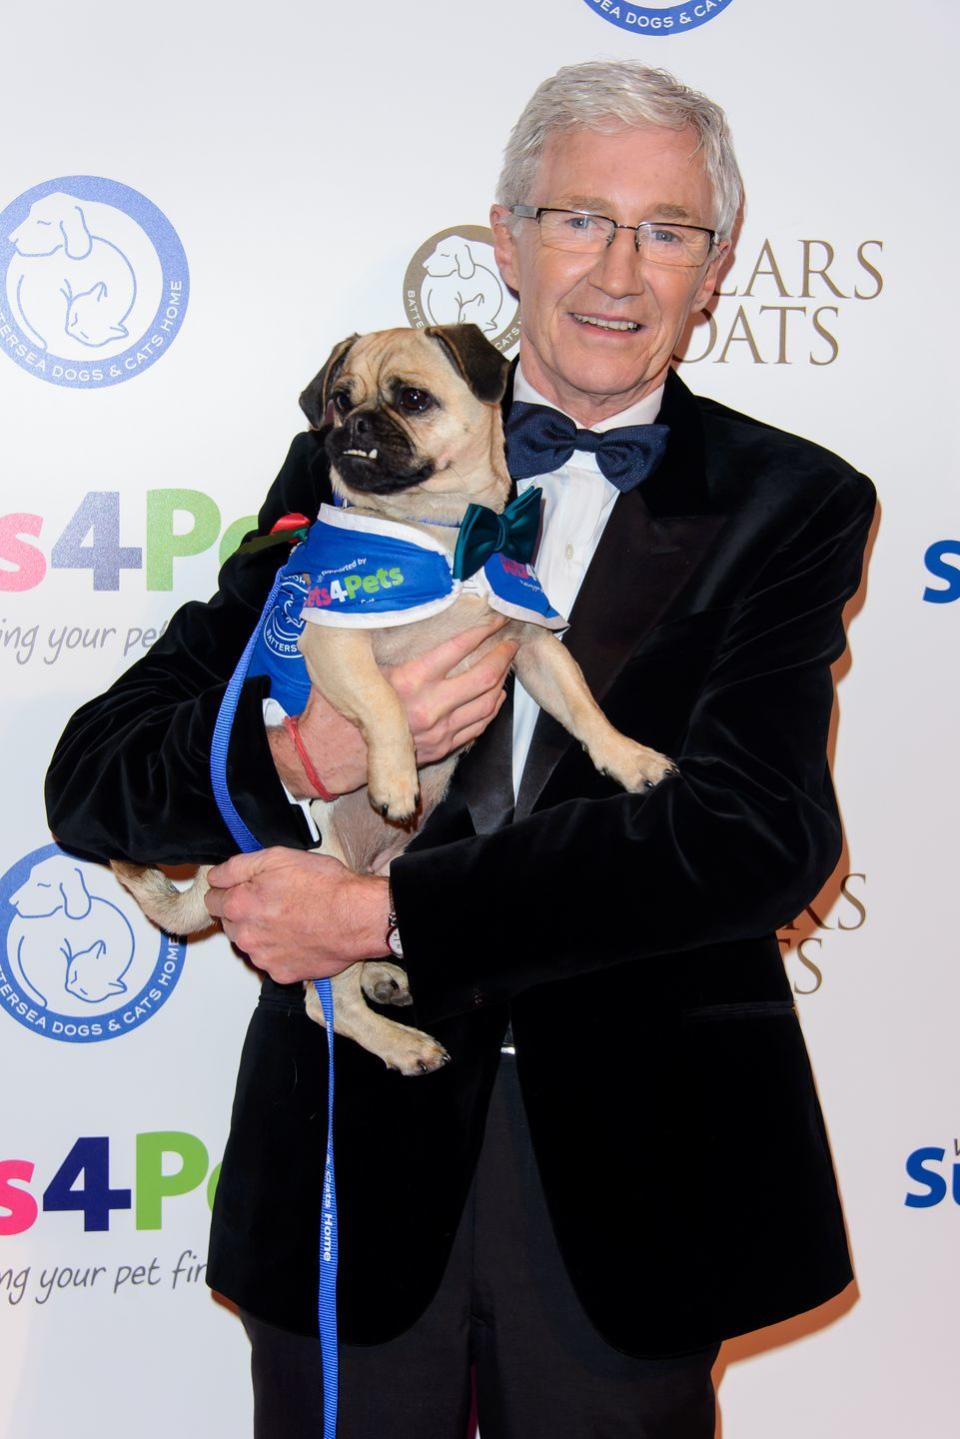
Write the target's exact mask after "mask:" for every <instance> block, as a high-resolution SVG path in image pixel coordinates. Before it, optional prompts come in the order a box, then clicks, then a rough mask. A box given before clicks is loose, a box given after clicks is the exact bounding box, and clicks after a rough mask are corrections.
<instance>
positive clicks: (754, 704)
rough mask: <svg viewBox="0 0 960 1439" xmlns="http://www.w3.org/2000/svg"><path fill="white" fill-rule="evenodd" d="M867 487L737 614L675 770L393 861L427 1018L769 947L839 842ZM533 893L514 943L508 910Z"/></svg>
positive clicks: (783, 561)
mask: <svg viewBox="0 0 960 1439" xmlns="http://www.w3.org/2000/svg"><path fill="white" fill-rule="evenodd" d="M874 501H875V496H874V491H873V486H872V485H871V484H870V482H869V481H868V480H866V479H865V478H864V477H862V476H854V475H849V474H848V475H846V476H844V477H843V478H842V479H841V480H840V482H839V483H838V484H837V485H836V487H835V488H834V489H833V490H832V491H831V492H830V494H829V495H828V497H827V498H826V500H825V501H824V502H823V503H822V505H821V506H820V507H819V508H818V509H817V510H816V512H815V513H814V514H812V515H811V516H810V517H809V519H808V520H807V522H806V524H805V525H804V526H803V528H802V529H801V530H800V531H799V532H798V533H797V534H796V535H795V536H794V537H793V538H792V539H791V540H790V541H789V542H788V543H787V544H785V545H784V546H783V547H782V548H781V549H780V551H779V552H778V553H776V554H775V555H774V556H773V557H772V558H771V560H770V561H769V562H768V563H767V564H766V565H765V567H764V569H763V572H762V574H761V575H760V576H759V577H758V580H757V582H756V583H755V584H754V586H753V587H752V589H751V591H750V593H749V594H748V595H747V596H746V598H745V600H744V601H743V603H742V604H741V605H740V606H738V608H737V610H736V612H735V614H734V616H733V618H732V620H731V622H730V624H729V626H728V629H727V632H726V634H725V636H724V638H723V641H722V643H721V646H720V649H719V651H718V655H717V658H716V661H715V663H714V665H713V667H712V670H711V672H710V674H709V676H708V677H707V680H706V682H705V684H704V686H703V689H702V691H701V693H700V696H699V698H698V702H697V704H696V706H695V708H694V711H693V713H692V715H691V717H690V721H689V724H688V727H687V731H686V735H685V738H684V742H683V744H682V747H681V750H680V753H679V754H678V755H677V760H678V764H679V770H680V772H679V775H678V776H676V777H673V778H670V779H667V780H665V781H664V782H663V783H662V784H661V785H660V786H659V787H658V788H657V789H655V790H653V791H652V792H650V793H648V794H646V795H630V794H622V795H616V796H614V797H612V798H610V799H603V800H597V799H592V800H587V799H584V800H574V801H571V802H569V803H565V804H561V805H558V806H555V807H554V808H552V809H549V810H543V811H539V812H537V813H535V814H533V815H531V816H530V817H529V818H527V819H525V820H522V821H520V822H519V823H516V824H514V825H512V826H510V827H508V828H505V829H502V830H498V831H497V832H495V833H493V834H490V835H484V836H479V837H476V838H471V839H465V840H460V841H457V842H455V843H453V844H449V845H446V846H442V847H439V848H436V849H430V850H424V851H417V852H414V853H412V854H407V855H403V856H401V857H400V858H399V859H397V860H395V861H394V863H393V865H392V867H391V884H392V889H393V894H394V898H395V903H396V910H397V916H398V920H399V926H400V933H401V935H402V938H403V944H404V952H405V956H406V960H405V962H406V963H407V965H408V968H409V973H410V982H411V989H412V992H413V995H414V1000H415V1003H416V1008H417V1017H418V1023H421V1024H425V1025H429V1023H430V1022H431V1021H433V1020H436V1019H438V1018H442V1017H446V1016H448V1015H452V1014H456V1013H461V1012H465V1011H467V1010H469V1009H472V1008H474V1007H476V1006H478V1005H483V1004H486V1003H491V1002H499V1001H503V1000H508V999H510V998H511V997H512V996H513V995H514V994H516V993H518V992H520V991H522V990H525V989H528V988H530V987H532V986H534V985H537V984H540V983H545V982H548V981H552V980H557V979H563V978H565V977H568V976H571V975H575V974H578V973H582V972H584V971H587V970H590V969H594V968H596V967H598V966H608V965H615V964H618V963H622V962H625V961H629V960H636V959H640V958H643V957H644V956H646V955H654V954H661V953H670V952H673V951H682V950H685V949H691V948H695V947H697V946H699V945H702V944H707V943H711V944H712V943H721V942H723V941H729V940H736V939H740V938H744V937H750V936H756V935H762V934H765V933H770V932H771V931H773V930H774V929H776V928H777V927H778V926H779V925H781V924H783V923H785V922H787V921H788V920H790V919H792V918H793V917H794V915H795V914H797V913H798V912H799V911H800V909H801V908H802V907H803V905H804V904H805V903H807V902H808V901H809V900H810V899H811V898H812V897H813V896H814V895H815V894H816V893H817V891H818V890H819V889H820V888H821V886H822V884H823V883H824V882H825V880H826V879H827V878H828V877H829V875H830V873H831V872H832V870H833V868H834V866H835V864H836V862H837V859H838V857H839V852H840V844H841V834H840V822H839V817H838V814H837V808H836V801H835V798H834V794H833V786H832V782H831V779H830V774H829V770H828V765H827V756H826V747H827V736H828V729H829V723H830V715H831V709H832V704H833V684H832V677H831V672H830V666H831V664H832V662H833V661H834V660H836V658H837V657H838V656H839V655H840V654H841V653H842V651H843V648H844V634H843V625H842V611H843V606H844V604H845V602H846V600H847V599H848V598H849V597H850V596H851V595H852V594H853V592H854V591H855V589H856V587H857V585H858V583H859V577H860V571H861V565H862V557H863V549H864V545H865V543H866V538H867V532H868V529H869V525H870V520H871V516H872V513H873V508H874ZM518 880H522V884H523V893H524V902H523V904H522V905H519V906H517V907H516V908H515V910H514V912H513V916H514V917H513V918H512V919H511V925H510V929H509V932H508V933H504V930H503V926H502V922H501V919H500V910H499V906H498V905H497V904H496V903H495V902H490V901H492V900H494V899H495V896H497V895H498V894H502V893H505V892H507V891H508V890H511V889H513V892H514V893H515V888H514V886H515V883H516V882H517V881H518Z"/></svg>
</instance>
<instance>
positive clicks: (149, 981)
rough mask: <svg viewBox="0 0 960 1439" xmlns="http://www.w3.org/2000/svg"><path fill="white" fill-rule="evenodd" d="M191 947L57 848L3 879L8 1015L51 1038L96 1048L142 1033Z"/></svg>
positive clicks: (1, 982)
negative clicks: (101, 1042) (106, 1041)
mask: <svg viewBox="0 0 960 1439" xmlns="http://www.w3.org/2000/svg"><path fill="white" fill-rule="evenodd" d="M186 951H187V945H186V941H185V940H183V939H178V938H175V937H173V936H171V935H167V934H163V933H162V932H161V931H158V930H157V929H155V928H154V926H153V925H152V924H151V923H150V922H149V920H148V919H147V918H146V917H145V916H144V915H143V914H142V913H141V911H140V910H139V908H138V907H137V905H136V904H134V902H133V901H132V900H131V899H130V898H129V897H128V896H127V894H126V893H125V891H124V890H122V889H121V888H120V886H119V885H118V884H117V882H116V880H115V879H114V878H113V876H112V875H111V874H110V871H109V870H106V869H104V868H103V866H102V865H97V864H88V863H86V862H85V861H83V860H80V859H76V858H75V857H74V856H73V855H69V854H65V853H64V851H63V850H62V849H60V848H59V846H58V845H55V844H48V845H45V846H44V847H43V848H42V849H36V850H34V851H33V852H32V853H31V854H28V855H26V856H25V857H24V858H23V859H21V860H19V861H18V862H17V863H16V864H15V865H14V866H13V867H12V868H11V869H9V870H8V871H7V873H6V874H5V875H4V876H3V877H2V879H0V1009H2V1010H3V1011H4V1013H5V1014H8V1015H10V1017H11V1018H12V1019H15V1020H16V1021H17V1023H18V1024H22V1025H23V1026H24V1027H25V1028H26V1029H30V1030H33V1031H34V1033H36V1034H42V1035H44V1036H45V1037H46V1038H47V1039H59V1040H63V1041H66V1042H67V1043H71V1044H90V1043H96V1042H97V1041H98V1040H103V1039H115V1038H116V1037H117V1035H119V1034H125V1033H127V1031H128V1030H131V1029H136V1028H138V1026H139V1025H141V1024H143V1022H144V1021H145V1020H147V1019H150V1018H151V1016H152V1015H154V1014H156V1012H157V1010H158V1009H160V1008H161V1006H162V1005H163V1004H165V1003H166V1001H167V999H168V998H169V997H170V995H171V993H172V992H173V990H174V988H175V986H176V984H177V981H178V980H179V978H180V975H181V973H182V971H183V961H184V957H185V955H186Z"/></svg>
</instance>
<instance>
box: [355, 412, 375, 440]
mask: <svg viewBox="0 0 960 1439" xmlns="http://www.w3.org/2000/svg"><path fill="white" fill-rule="evenodd" d="M350 433H351V435H352V437H353V439H355V440H369V439H372V438H373V419H372V416H371V415H369V414H367V413H364V411H363V410H357V412H356V413H355V414H354V415H351V417H350Z"/></svg>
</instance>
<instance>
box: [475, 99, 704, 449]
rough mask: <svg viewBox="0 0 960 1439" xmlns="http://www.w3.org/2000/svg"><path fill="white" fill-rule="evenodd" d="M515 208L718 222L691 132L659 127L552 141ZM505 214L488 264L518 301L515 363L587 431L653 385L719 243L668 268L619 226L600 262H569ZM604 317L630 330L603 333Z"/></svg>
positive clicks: (574, 256) (625, 220) (698, 300)
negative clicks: (700, 257)
mask: <svg viewBox="0 0 960 1439" xmlns="http://www.w3.org/2000/svg"><path fill="white" fill-rule="evenodd" d="M524 202H525V203H528V204H531V205H546V206H552V207H555V208H559V209H571V210H594V211H596V212H597V213H599V214H603V215H609V216H610V218H611V219H613V220H617V221H619V223H620V224H623V225H636V224H639V222H640V221H641V220H674V221H677V222H681V223H687V224H691V225H705V226H707V227H708V228H713V226H714V224H715V221H716V215H715V213H714V201H713V195H712V191H711V186H710V182H709V180H708V179H707V175H706V171H705V169H704V165H703V156H702V155H701V153H700V152H699V151H698V150H696V138H695V136H694V134H693V132H692V131H690V130H679V131H678V130H665V129H661V128H659V127H657V126H645V127H644V128H642V129H630V130H623V131H621V132H619V133H617V134H614V135H601V134H597V133H595V132H593V131H590V130H574V131H573V132H571V133H569V134H558V135H554V136H552V137H551V138H550V140H549V141H548V142H547V146H546V149H545V151H544V154H543V159H542V161H541V163H540V169H539V171H538V174H537V179H536V182H535V184H534V187H533V193H532V194H530V195H525V196H524ZM505 214H506V211H505V210H504V208H503V207H502V206H500V205H495V206H494V207H493V209H492V211H491V216H490V218H491V224H492V225H493V227H494V234H495V237H496V252H497V263H498V264H499V266H500V270H501V273H502V274H503V277H504V279H505V280H506V282H507V284H508V285H510V286H511V288H512V289H514V290H516V291H517V292H518V293H519V295H520V312H521V340H520V358H521V360H522V362H523V369H524V374H525V375H526V377H527V379H528V380H529V381H530V383H531V384H532V385H534V386H535V387H536V389H538V390H539V391H540V392H541V394H543V395H544V396H545V397H546V398H547V399H549V400H550V401H551V402H552V403H553V404H555V405H557V406H558V407H559V408H561V409H563V410H565V411H567V412H568V413H569V414H572V415H573V416H574V417H575V418H576V419H578V420H580V421H581V422H583V423H586V424H593V423H595V422H596V421H597V420H600V419H603V418H604V417H605V416H606V415H613V414H616V413H617V411H619V410H623V409H626V407H627V406H628V405H632V404H634V403H635V402H636V401H637V400H640V399H642V398H643V396H644V395H646V394H649V392H650V391H651V390H654V389H656V388H657V386H658V385H660V384H662V383H663V380H664V378H665V376H666V373H667V369H668V368H669V365H670V359H671V356H672V355H673V353H674V351H675V349H676V347H677V344H678V342H679V340H680V336H681V335H682V333H683V331H684V329H685V327H686V324H687V320H688V318H689V316H690V315H691V314H692V313H693V312H694V311H696V310H699V309H702V308H703V306H704V304H705V303H706V301H707V300H708V299H709V298H710V296H711V295H712V294H713V291H714V288H715V286H716V282H717V271H718V269H719V266H720V264H721V262H722V259H723V256H724V255H725V254H726V251H727V249H728V248H729V243H728V242H724V243H723V244H721V245H720V247H719V248H718V249H717V250H714V251H713V252H712V253H711V255H710V257H708V259H707V260H706V261H705V262H704V263H703V264H702V265H700V266H699V267H697V268H684V267H670V266H666V265H658V264H654V263H651V262H649V261H647V260H646V259H644V257H643V256H642V254H638V253H637V250H636V246H635V238H634V235H633V233H632V232H631V231H627V230H618V231H617V232H616V235H615V236H614V239H613V241H612V243H611V244H610V245H609V246H608V247H607V249H606V250H604V251H602V252H601V253H600V254H579V253H574V252H571V251H569V250H555V249H551V248H549V247H548V246H546V245H543V244H541V242H540V227H539V225H538V224H537V223H536V221H534V220H519V221H517V222H516V226H517V228H516V229H515V230H513V231H511V230H509V229H508V228H507V226H506V225H505V224H504V223H503V217H504V215H505ZM603 320H628V321H630V322H632V324H633V325H634V326H635V327H636V328H631V329H603V328H601V326H600V325H599V324H597V323H596V322H597V321H603Z"/></svg>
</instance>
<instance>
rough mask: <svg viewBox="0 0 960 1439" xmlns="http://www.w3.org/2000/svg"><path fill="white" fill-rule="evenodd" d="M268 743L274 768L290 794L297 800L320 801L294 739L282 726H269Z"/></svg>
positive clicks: (318, 793) (317, 791)
mask: <svg viewBox="0 0 960 1439" xmlns="http://www.w3.org/2000/svg"><path fill="white" fill-rule="evenodd" d="M267 743H268V744H269V746H270V753H271V755H272V756H273V764H274V768H275V769H276V771H277V774H278V775H279V777H280V780H281V782H282V783H283V784H284V785H285V786H286V788H287V790H288V791H289V792H290V794H292V795H293V796H294V798H295V799H319V798H320V792H319V790H318V789H316V788H315V786H313V785H312V784H311V783H310V780H309V779H308V777H307V773H306V770H305V769H304V767H303V762H302V760H301V759H300V756H299V755H298V754H297V748H296V745H295V744H294V742H293V737H292V735H290V734H289V733H288V732H287V730H286V729H285V728H284V727H283V725H282V724H279V725H267Z"/></svg>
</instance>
